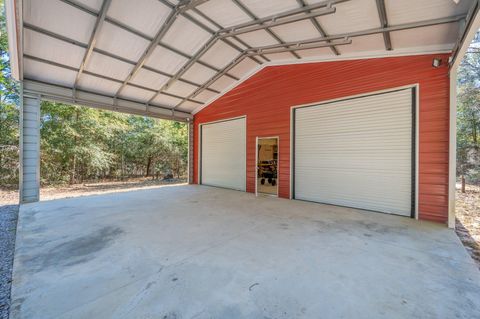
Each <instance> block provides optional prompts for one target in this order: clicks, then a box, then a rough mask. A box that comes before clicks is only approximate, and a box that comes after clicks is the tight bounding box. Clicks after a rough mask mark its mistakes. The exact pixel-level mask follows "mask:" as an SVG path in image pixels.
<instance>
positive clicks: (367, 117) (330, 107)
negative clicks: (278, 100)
mask: <svg viewBox="0 0 480 319" xmlns="http://www.w3.org/2000/svg"><path fill="white" fill-rule="evenodd" d="M293 116H294V121H293V123H294V147H293V149H294V163H293V168H294V170H293V178H294V183H293V195H294V198H296V199H303V200H309V201H315V202H321V203H328V204H334V205H341V206H348V207H355V208H362V209H367V210H373V211H379V212H384V213H390V214H397V215H404V216H411V215H412V212H413V211H414V190H415V182H414V177H415V174H414V171H415V152H414V151H415V130H414V127H415V126H414V125H415V123H414V122H415V91H414V89H411V88H409V89H401V90H397V91H391V92H387V93H379V94H374V95H369V96H363V97H355V98H350V99H345V100H340V101H334V102H329V103H323V104H318V105H312V106H306V107H299V108H296V109H294V111H293Z"/></svg>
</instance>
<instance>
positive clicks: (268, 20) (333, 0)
mask: <svg viewBox="0 0 480 319" xmlns="http://www.w3.org/2000/svg"><path fill="white" fill-rule="evenodd" d="M233 1H235V2H236V0H233ZM347 1H350V0H330V1H323V2H319V3H316V4H312V5H307V6H305V7H302V8H296V9H293V10H288V11H285V12H282V13H278V14H275V15H271V16H267V17H264V18H261V19H254V20H253V21H249V22H245V23H241V24H238V25H235V26H232V27H228V28H226V29H224V30H220V31H219V32H218V33H219V37H220V38H222V37H230V36H233V35H236V34H237V33H235V31H238V30H240V29H244V28H249V27H258V25H260V24H262V25H263V28H260V29H266V28H269V27H270V26H273V25H272V23H275V24H274V25H275V26H277V25H282V24H285V23H291V22H292V21H290V20H287V18H289V17H292V16H298V17H302V14H305V13H306V12H307V11H312V10H319V9H325V8H328V7H331V6H332V5H335V4H338V3H342V2H347ZM322 13H323V11H322ZM323 14H325V13H323ZM303 17H304V18H303V19H300V20H304V19H309V18H310V17H311V16H307V17H305V15H303ZM282 19H283V21H286V22H285V23H278V20H282ZM297 21H298V20H297ZM241 33H243V32H241Z"/></svg>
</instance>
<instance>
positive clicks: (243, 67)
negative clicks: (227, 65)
mask: <svg viewBox="0 0 480 319" xmlns="http://www.w3.org/2000/svg"><path fill="white" fill-rule="evenodd" d="M257 66H258V64H257V63H256V62H255V61H253V60H252V59H249V58H246V59H243V60H242V61H241V62H240V63H238V64H237V65H236V66H234V67H233V68H232V69H231V70H230V73H231V74H233V75H235V76H236V77H238V78H242V77H244V76H246V75H247V74H249V73H250V72H252V71H253V70H254V69H255V68H256V67H257Z"/></svg>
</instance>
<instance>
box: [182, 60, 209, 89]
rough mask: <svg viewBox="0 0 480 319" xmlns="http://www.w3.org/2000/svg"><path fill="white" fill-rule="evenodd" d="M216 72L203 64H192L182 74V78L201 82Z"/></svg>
mask: <svg viewBox="0 0 480 319" xmlns="http://www.w3.org/2000/svg"><path fill="white" fill-rule="evenodd" d="M215 74H216V72H215V71H214V70H212V69H210V68H207V67H206V66H203V65H201V64H199V63H195V64H193V65H192V67H191V68H190V69H188V71H187V72H185V74H183V75H182V78H183V79H186V80H189V81H191V82H195V83H199V84H203V83H205V82H207V81H208V80H209V79H211V78H212V77H213V76H214V75H215Z"/></svg>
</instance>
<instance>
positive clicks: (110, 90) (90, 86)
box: [78, 74, 121, 96]
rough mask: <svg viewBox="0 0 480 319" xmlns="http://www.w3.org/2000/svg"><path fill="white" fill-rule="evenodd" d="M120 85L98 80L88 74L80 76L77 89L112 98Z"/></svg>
mask: <svg viewBox="0 0 480 319" xmlns="http://www.w3.org/2000/svg"><path fill="white" fill-rule="evenodd" d="M120 85H121V83H118V82H113V81H110V80H106V79H102V78H98V77H95V76H91V75H88V74H82V76H81V77H80V79H79V81H78V87H79V88H81V89H84V90H86V91H90V92H95V93H101V94H105V95H108V96H113V95H114V94H115V93H116V92H117V91H118V89H119V88H120Z"/></svg>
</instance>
